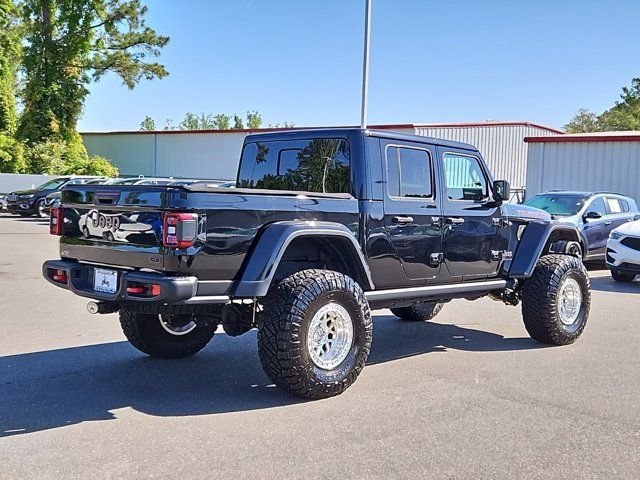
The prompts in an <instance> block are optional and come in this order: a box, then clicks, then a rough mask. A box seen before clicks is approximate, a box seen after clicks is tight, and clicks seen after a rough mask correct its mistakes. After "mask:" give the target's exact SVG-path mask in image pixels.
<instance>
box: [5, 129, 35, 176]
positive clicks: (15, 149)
mask: <svg viewBox="0 0 640 480" xmlns="http://www.w3.org/2000/svg"><path fill="white" fill-rule="evenodd" d="M27 171H28V170H27V164H26V163H25V160H24V148H23V146H22V143H21V142H19V141H18V140H16V139H15V138H13V137H12V136H11V135H6V134H4V133H0V173H26V172H27Z"/></svg>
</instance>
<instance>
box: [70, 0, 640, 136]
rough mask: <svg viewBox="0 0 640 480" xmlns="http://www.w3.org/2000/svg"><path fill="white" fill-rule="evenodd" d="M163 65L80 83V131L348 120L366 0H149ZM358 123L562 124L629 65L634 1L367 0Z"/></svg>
mask: <svg viewBox="0 0 640 480" xmlns="http://www.w3.org/2000/svg"><path fill="white" fill-rule="evenodd" d="M147 4H148V5H149V12H148V15H147V19H148V22H147V23H148V24H149V25H150V26H151V27H153V28H155V29H156V30H157V31H158V32H159V33H162V34H165V35H169V36H170V37H171V42H170V44H169V45H168V46H167V47H166V48H165V49H164V50H163V52H162V55H161V57H160V61H161V62H162V63H164V64H165V65H166V67H167V69H168V70H169V72H170V75H169V77H167V78H165V79H163V80H154V81H151V82H142V83H140V84H139V86H138V87H137V88H136V89H135V90H133V91H129V90H127V88H126V87H124V86H123V85H122V82H121V81H120V80H119V79H118V78H116V77H115V76H107V77H105V78H103V79H102V80H101V81H100V82H99V83H97V84H94V85H92V86H91V94H90V96H89V97H88V99H87V102H86V104H85V112H84V116H83V118H82V119H81V121H80V124H79V130H80V131H105V130H137V129H138V127H139V124H140V121H141V120H142V119H143V118H144V116H145V115H150V116H151V117H153V118H154V119H156V123H157V125H158V126H159V127H160V126H162V125H163V124H164V120H165V119H167V118H169V119H173V120H174V122H175V123H177V122H179V121H180V120H181V119H182V118H183V117H184V114H185V113H186V112H189V111H191V112H196V113H199V112H207V113H219V112H223V113H229V114H232V113H234V112H238V113H242V114H243V113H244V112H246V111H247V110H257V111H259V112H260V113H261V114H262V118H263V120H264V123H265V125H266V124H269V123H279V122H284V121H289V122H294V123H295V124H296V125H297V126H315V125H318V126H321V125H348V124H358V123H359V115H360V88H361V75H362V42H363V40H362V37H363V15H364V0H322V1H320V0H315V1H311V0H306V1H305V0H302V1H301V0H297V1H293V0H227V1H217V0H216V1H213V0H182V1H179V2H178V1H173V0H156V1H153V2H152V1H148V2H147ZM372 11H373V15H372V44H371V72H370V73H371V75H370V91H369V95H370V97H369V123H420V122H467V121H482V120H487V119H492V120H528V121H531V122H537V123H541V124H545V125H549V126H552V127H561V126H562V125H563V124H564V123H566V122H567V121H568V120H569V119H570V118H571V116H572V115H573V114H574V113H575V112H576V111H577V109H578V108H580V107H586V108H589V109H591V110H594V111H596V112H600V111H602V110H604V109H605V108H608V107H609V106H611V105H612V104H613V102H614V101H615V100H616V99H617V98H618V95H619V93H620V89H621V87H622V85H625V84H629V83H630V81H631V79H632V78H633V77H634V76H640V65H639V63H638V46H639V45H638V43H639V42H638V32H640V2H638V1H637V0H620V1H613V0H612V1H606V2H605V1H594V0H582V1H569V0H565V1H561V0H557V1H550V0H537V1H506V0H505V1H498V0H482V1H472V0H450V1H437V0H373V9H372Z"/></svg>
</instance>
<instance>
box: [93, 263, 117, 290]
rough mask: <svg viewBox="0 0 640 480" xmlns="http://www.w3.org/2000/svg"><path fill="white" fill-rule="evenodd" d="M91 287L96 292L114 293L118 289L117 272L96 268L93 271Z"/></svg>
mask: <svg viewBox="0 0 640 480" xmlns="http://www.w3.org/2000/svg"><path fill="white" fill-rule="evenodd" d="M93 289H94V290H96V291H98V292H104V293H116V290H117V289H118V272H117V271H115V270H106V269H103V268H96V269H95V270H94V273H93Z"/></svg>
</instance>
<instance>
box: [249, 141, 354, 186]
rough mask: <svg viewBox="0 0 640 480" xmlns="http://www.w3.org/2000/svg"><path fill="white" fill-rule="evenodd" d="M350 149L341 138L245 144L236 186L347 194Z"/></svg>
mask: <svg viewBox="0 0 640 480" xmlns="http://www.w3.org/2000/svg"><path fill="white" fill-rule="evenodd" d="M350 170H351V152H350V148H349V142H348V141H347V140H345V139H342V138H315V139H309V140H286V141H272V142H252V143H247V144H246V145H245V146H244V149H243V151H242V159H241V161H240V172H239V174H238V184H237V186H238V187H239V188H260V189H266V190H293V191H301V192H318V193H351V175H350Z"/></svg>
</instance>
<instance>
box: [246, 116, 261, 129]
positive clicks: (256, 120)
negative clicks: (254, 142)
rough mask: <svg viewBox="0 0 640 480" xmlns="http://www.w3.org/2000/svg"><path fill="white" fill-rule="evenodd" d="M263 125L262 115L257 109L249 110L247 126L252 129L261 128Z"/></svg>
mask: <svg viewBox="0 0 640 480" xmlns="http://www.w3.org/2000/svg"><path fill="white" fill-rule="evenodd" d="M261 125H262V117H261V116H260V114H259V113H258V112H256V111H249V112H247V128H250V129H252V130H254V129H256V128H260V126H261Z"/></svg>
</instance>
